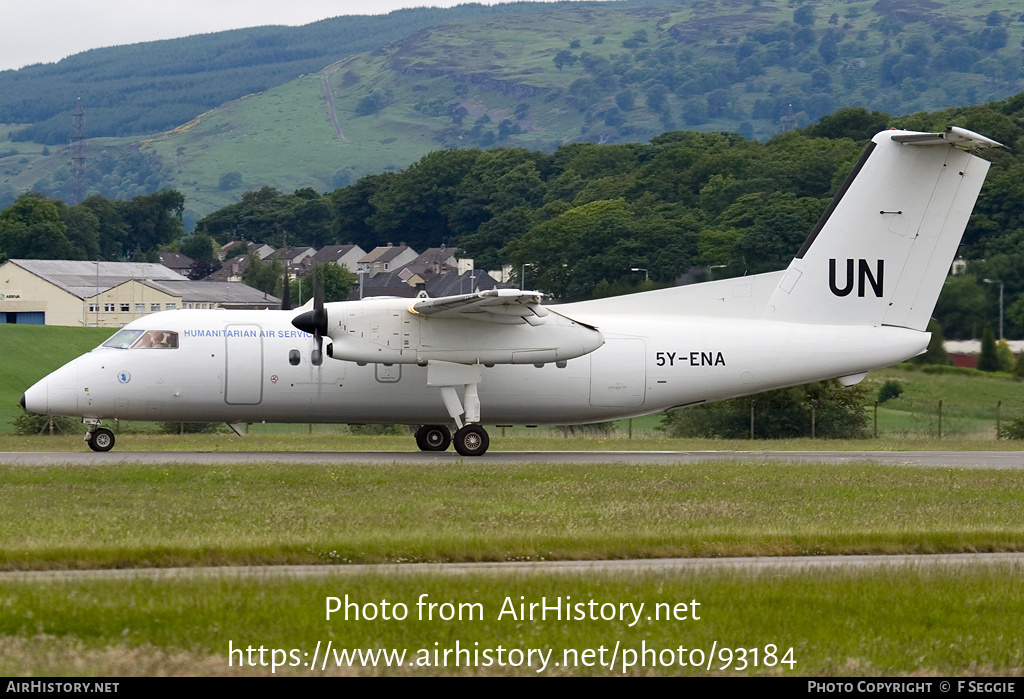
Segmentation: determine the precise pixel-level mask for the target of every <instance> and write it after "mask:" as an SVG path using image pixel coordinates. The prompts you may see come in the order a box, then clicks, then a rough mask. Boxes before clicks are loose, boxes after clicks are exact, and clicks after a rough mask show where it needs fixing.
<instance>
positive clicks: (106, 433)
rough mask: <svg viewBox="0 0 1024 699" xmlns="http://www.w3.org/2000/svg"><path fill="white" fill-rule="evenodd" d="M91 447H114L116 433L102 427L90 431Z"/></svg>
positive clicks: (98, 448) (96, 449)
mask: <svg viewBox="0 0 1024 699" xmlns="http://www.w3.org/2000/svg"><path fill="white" fill-rule="evenodd" d="M88 442H89V448H90V449H92V450H93V451H110V450H111V449H113V448H114V433H113V432H111V431H110V430H108V429H107V428H106V427H101V428H99V429H98V430H96V431H94V432H90V433H89V439H88Z"/></svg>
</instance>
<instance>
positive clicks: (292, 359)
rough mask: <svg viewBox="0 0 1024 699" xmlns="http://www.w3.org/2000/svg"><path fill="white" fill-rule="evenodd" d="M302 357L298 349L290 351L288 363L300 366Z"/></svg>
mask: <svg viewBox="0 0 1024 699" xmlns="http://www.w3.org/2000/svg"><path fill="white" fill-rule="evenodd" d="M300 359H301V357H300V356H299V351H298V350H292V351H291V352H289V353H288V363H289V364H291V365H292V366H298V365H299V360H300Z"/></svg>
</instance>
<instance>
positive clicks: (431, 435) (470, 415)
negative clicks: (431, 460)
mask: <svg viewBox="0 0 1024 699" xmlns="http://www.w3.org/2000/svg"><path fill="white" fill-rule="evenodd" d="M482 372H483V367H481V366H480V365H479V364H457V363H455V362H442V361H437V360H433V359H432V360H430V361H428V362H427V385H428V386H433V387H436V388H439V389H440V390H441V399H442V400H443V401H444V407H445V410H447V411H448V415H449V416H450V417H451V419H452V422H454V423H455V426H456V427H457V428H458V429H457V430H456V431H455V436H454V437H452V436H451V432H450V431H449V429H448V428H447V427H446V426H444V425H424V426H423V427H421V428H420V429H419V430H417V432H416V444H418V445H419V447H420V449H422V450H423V451H444V450H445V449H447V448H448V444H449V441H451V442H452V443H454V444H455V451H457V452H459V453H460V454H461V455H462V456H481V455H483V454H484V453H485V452H486V451H487V447H488V446H490V443H491V440H490V438H488V436H487V430H485V429H484V428H483V427H481V426H480V425H479V424H478V423H479V422H480V396H479V394H478V393H477V386H479V385H480V381H481V379H482V378H483V373H482ZM458 388H462V399H461V400H460V399H459V394H458V391H457V389H458ZM463 403H465V407H463Z"/></svg>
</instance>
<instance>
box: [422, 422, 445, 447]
mask: <svg viewBox="0 0 1024 699" xmlns="http://www.w3.org/2000/svg"><path fill="white" fill-rule="evenodd" d="M451 443H452V433H451V431H450V430H449V429H448V428H447V427H446V426H445V425H423V426H422V427H420V428H419V429H418V430H416V446H418V447H419V448H420V451H446V450H447V449H448V447H449V446H451Z"/></svg>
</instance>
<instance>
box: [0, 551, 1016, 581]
mask: <svg viewBox="0 0 1024 699" xmlns="http://www.w3.org/2000/svg"><path fill="white" fill-rule="evenodd" d="M983 565H1001V566H1003V565H1010V566H1015V567H1017V568H1021V569H1022V570H1024V553H950V554H921V555H918V554H899V555H891V556H756V557H750V558H652V559H628V560H614V561H508V562H495V563H392V564H380V565H324V566H222V567H195V568H127V569H119V570H35V571H12V572H4V573H0V583H3V582H13V581H47V580H134V579H147V580H182V579H194V578H229V579H231V578H246V579H250V578H256V579H260V578H263V579H268V578H273V579H278V578H298V579H319V578H328V577H336V576H358V575H367V574H372V575H381V576H386V577H393V576H396V575H587V574H592V573H597V574H603V573H662V574H666V575H671V574H676V573H682V572H687V571H697V572H714V571H722V570H725V571H730V572H737V573H748V574H750V573H761V572H773V571H775V572H808V571H831V572H835V571H840V570H842V571H853V570H872V569H874V570H877V569H889V570H891V569H899V570H924V569H928V570H931V569H935V568H945V569H957V568H976V567H977V566H983Z"/></svg>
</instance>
